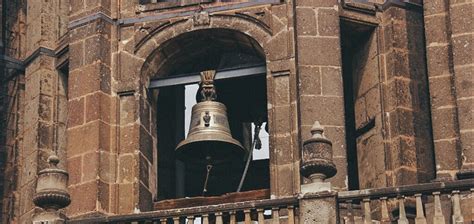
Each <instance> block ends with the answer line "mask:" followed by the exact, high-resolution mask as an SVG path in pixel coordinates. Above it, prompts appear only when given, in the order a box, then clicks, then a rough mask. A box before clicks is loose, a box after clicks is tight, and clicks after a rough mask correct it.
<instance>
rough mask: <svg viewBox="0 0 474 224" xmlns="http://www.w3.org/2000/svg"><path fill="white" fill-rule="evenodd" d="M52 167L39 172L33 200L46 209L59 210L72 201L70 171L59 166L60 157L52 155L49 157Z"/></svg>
mask: <svg viewBox="0 0 474 224" xmlns="http://www.w3.org/2000/svg"><path fill="white" fill-rule="evenodd" d="M48 162H49V165H50V167H49V168H46V169H43V170H41V171H40V172H38V182H37V184H36V193H35V195H34V197H33V202H34V203H35V205H36V206H38V207H40V208H43V209H45V210H58V209H61V208H65V207H66V206H68V205H69V204H70V203H71V198H70V196H69V193H68V191H67V180H68V177H69V175H68V173H67V172H66V171H65V170H62V169H60V168H58V167H57V164H58V163H59V158H58V157H57V156H56V155H52V156H50V157H49V158H48Z"/></svg>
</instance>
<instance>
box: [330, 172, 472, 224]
mask: <svg viewBox="0 0 474 224" xmlns="http://www.w3.org/2000/svg"><path fill="white" fill-rule="evenodd" d="M473 192H474V184H473V182H472V180H463V181H452V182H437V183H427V184H418V185H408V186H401V187H389V188H378V189H367V190H357V191H347V192H339V194H338V204H339V212H340V213H339V214H340V217H339V218H340V221H341V223H354V224H366V223H394V222H397V223H399V224H408V223H415V224H426V223H433V224H448V223H453V224H455V223H471V222H472V219H473V218H474V217H473V211H472V205H474V194H473Z"/></svg>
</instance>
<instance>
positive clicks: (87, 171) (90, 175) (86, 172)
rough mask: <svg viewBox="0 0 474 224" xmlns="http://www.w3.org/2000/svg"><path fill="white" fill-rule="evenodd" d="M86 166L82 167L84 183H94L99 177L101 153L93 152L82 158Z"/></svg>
mask: <svg viewBox="0 0 474 224" xmlns="http://www.w3.org/2000/svg"><path fill="white" fill-rule="evenodd" d="M82 160H83V162H84V165H83V166H82V182H88V181H94V180H96V179H98V176H99V168H100V162H99V152H98V151H92V152H89V153H86V154H84V155H83V156H82Z"/></svg>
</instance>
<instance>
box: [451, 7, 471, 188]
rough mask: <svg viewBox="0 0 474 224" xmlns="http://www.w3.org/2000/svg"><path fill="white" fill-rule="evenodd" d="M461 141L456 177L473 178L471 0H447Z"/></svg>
mask: <svg viewBox="0 0 474 224" xmlns="http://www.w3.org/2000/svg"><path fill="white" fill-rule="evenodd" d="M448 2H449V15H450V21H449V22H450V24H451V29H450V30H451V34H450V38H451V43H452V58H453V69H454V88H455V89H456V104H457V115H458V116H457V117H458V121H459V134H460V135H459V137H460V143H461V150H460V151H461V170H460V171H459V172H458V173H457V176H458V178H460V179H464V178H474V81H473V80H474V78H473V76H474V72H473V71H474V24H473V20H474V10H473V9H474V2H472V1H467V2H463V1H448Z"/></svg>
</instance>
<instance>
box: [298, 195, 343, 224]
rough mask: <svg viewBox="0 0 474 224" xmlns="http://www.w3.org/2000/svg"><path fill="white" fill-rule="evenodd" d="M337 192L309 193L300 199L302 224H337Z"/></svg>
mask: <svg viewBox="0 0 474 224" xmlns="http://www.w3.org/2000/svg"><path fill="white" fill-rule="evenodd" d="M336 206H337V201H336V193H335V192H327V191H326V192H319V193H307V194H305V195H304V196H303V197H302V198H301V199H300V223H301V224H307V223H321V224H322V223H337V207H336Z"/></svg>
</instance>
